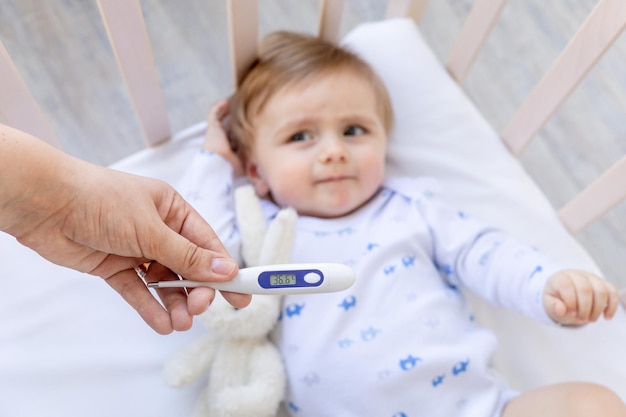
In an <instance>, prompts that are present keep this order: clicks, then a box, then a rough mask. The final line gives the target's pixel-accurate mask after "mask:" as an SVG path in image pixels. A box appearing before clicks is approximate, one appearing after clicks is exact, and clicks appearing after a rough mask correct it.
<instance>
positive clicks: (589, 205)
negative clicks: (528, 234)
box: [559, 157, 626, 233]
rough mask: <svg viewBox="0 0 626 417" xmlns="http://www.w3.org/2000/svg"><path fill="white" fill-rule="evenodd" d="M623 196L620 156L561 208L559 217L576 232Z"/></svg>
mask: <svg viewBox="0 0 626 417" xmlns="http://www.w3.org/2000/svg"><path fill="white" fill-rule="evenodd" d="M625 198H626V157H622V159H620V160H619V161H618V162H617V163H616V164H615V165H613V166H612V167H611V168H609V169H608V170H607V171H606V172H605V173H604V174H602V176H601V177H600V178H598V179H597V180H596V181H595V182H593V183H592V184H591V185H590V186H588V187H587V188H585V189H584V190H583V191H581V192H580V193H579V194H578V195H577V196H576V197H574V198H573V199H572V200H571V201H570V202H569V203H567V204H566V205H565V206H564V207H563V208H561V210H559V217H560V218H561V220H562V221H563V223H564V224H565V226H566V227H567V229H568V230H569V231H570V232H572V233H578V232H580V231H581V230H583V229H584V228H585V227H586V226H587V225H589V223H591V222H592V221H594V220H596V219H597V218H599V217H600V216H602V215H603V214H604V213H606V212H607V211H609V210H610V209H612V208H613V207H614V206H616V205H617V204H618V203H619V202H620V201H622V200H624V199H625Z"/></svg>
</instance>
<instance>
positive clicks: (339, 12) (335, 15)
mask: <svg viewBox="0 0 626 417" xmlns="http://www.w3.org/2000/svg"><path fill="white" fill-rule="evenodd" d="M344 6H345V0H322V1H320V15H319V16H320V18H319V27H318V31H317V33H318V36H319V37H320V38H321V39H324V40H326V41H329V42H333V43H338V42H339V37H340V36H341V18H342V17H343V10H344Z"/></svg>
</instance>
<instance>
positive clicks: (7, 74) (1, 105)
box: [0, 42, 61, 148]
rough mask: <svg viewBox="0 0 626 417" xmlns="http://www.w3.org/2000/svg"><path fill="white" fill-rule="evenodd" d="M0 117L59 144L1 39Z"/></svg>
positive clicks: (58, 146) (16, 126)
mask: <svg viewBox="0 0 626 417" xmlns="http://www.w3.org/2000/svg"><path fill="white" fill-rule="evenodd" d="M0 91H1V92H2V93H1V94H0V119H2V120H4V121H5V122H6V123H7V124H8V125H10V126H12V127H14V128H16V129H19V130H22V131H24V132H26V133H29V134H31V135H33V136H35V137H38V138H40V139H42V140H44V141H46V142H48V143H49V144H51V145H53V146H55V147H57V148H61V142H60V140H59V138H58V137H57V135H56V134H55V133H54V130H52V126H51V125H50V122H49V121H48V119H47V117H46V116H45V115H44V113H43V111H42V110H41V107H39V105H38V104H37V102H36V101H35V99H34V97H33V95H32V94H31V92H30V90H29V89H28V87H27V86H26V83H25V82H24V79H23V78H22V76H21V75H20V73H19V72H18V70H17V68H16V67H15V64H14V63H13V61H12V60H11V57H10V56H9V53H8V52H7V50H6V49H5V47H4V45H3V44H2V42H0Z"/></svg>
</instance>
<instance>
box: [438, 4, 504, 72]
mask: <svg viewBox="0 0 626 417" xmlns="http://www.w3.org/2000/svg"><path fill="white" fill-rule="evenodd" d="M506 2H507V0H476V1H475V2H474V5H473V6H472V10H471V12H470V15H469V16H468V17H467V19H466V20H465V24H464V25H463V28H462V29H461V32H460V33H459V35H458V36H457V40H456V42H455V43H454V46H453V47H452V52H450V57H449V58H448V62H447V64H446V68H447V69H448V72H449V73H450V75H451V76H452V78H454V79H455V80H456V82H458V83H459V84H461V83H462V82H463V80H465V77H466V76H467V73H468V72H469V70H470V67H471V66H472V63H473V62H474V60H475V59H476V56H477V55H478V53H479V52H480V50H481V49H482V47H483V45H484V43H485V41H486V40H487V38H488V36H489V34H490V33H491V29H493V26H494V25H495V24H496V22H497V21H498V17H500V13H501V12H502V9H503V8H504V5H505V4H506Z"/></svg>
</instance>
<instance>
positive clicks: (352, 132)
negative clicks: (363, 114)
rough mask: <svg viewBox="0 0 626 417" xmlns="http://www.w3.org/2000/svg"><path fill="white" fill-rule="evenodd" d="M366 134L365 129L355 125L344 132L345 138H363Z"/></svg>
mask: <svg viewBox="0 0 626 417" xmlns="http://www.w3.org/2000/svg"><path fill="white" fill-rule="evenodd" d="M364 133H365V129H363V128H362V127H361V126H354V125H353V126H348V127H347V128H346V129H345V130H344V131H343V135H344V136H361V135H362V134H364Z"/></svg>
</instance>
